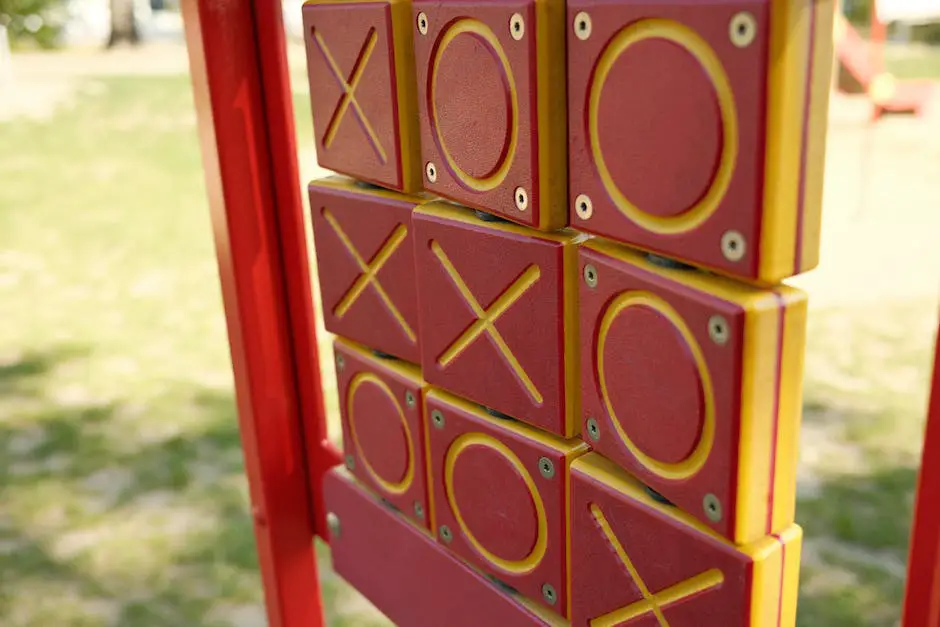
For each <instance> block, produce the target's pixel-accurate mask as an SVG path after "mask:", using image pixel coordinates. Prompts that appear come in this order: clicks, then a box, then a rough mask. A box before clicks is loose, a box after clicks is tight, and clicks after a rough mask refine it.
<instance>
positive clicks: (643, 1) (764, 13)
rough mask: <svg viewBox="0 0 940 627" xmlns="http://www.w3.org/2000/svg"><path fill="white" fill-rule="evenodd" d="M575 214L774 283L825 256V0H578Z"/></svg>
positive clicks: (573, 72) (572, 131) (572, 15)
mask: <svg viewBox="0 0 940 627" xmlns="http://www.w3.org/2000/svg"><path fill="white" fill-rule="evenodd" d="M567 6H568V112H569V118H568V124H569V145H570V149H569V150H570V153H569V154H570V161H569V171H570V175H569V178H570V183H569V199H570V201H571V209H570V212H571V225H572V226H573V227H575V228H577V229H580V230H585V231H590V232H593V233H597V234H600V235H604V236H606V237H609V238H611V239H615V240H618V241H621V242H625V243H628V244H631V245H633V246H637V247H639V248H643V249H646V250H651V251H654V252H657V253H660V254H663V255H665V256H668V257H674V258H677V259H681V260H683V261H687V262H689V263H691V264H693V265H697V266H705V267H709V268H712V269H714V270H716V271H718V272H721V273H724V274H729V275H733V276H738V277H743V278H746V279H751V280H756V281H758V282H765V283H775V282H777V281H779V280H780V279H782V278H785V277H788V276H792V275H795V274H798V273H800V272H804V271H806V270H809V269H811V268H813V267H815V266H816V265H817V263H818V255H819V229H820V208H821V204H822V172H823V165H824V153H825V129H826V123H827V111H828V103H829V87H830V86H829V80H830V76H831V71H832V20H833V6H832V0H739V1H730V2H729V1H724V0H722V1H716V0H702V1H701V2H689V1H688V0H658V1H656V2H652V1H650V0H623V1H621V2H606V1H602V0H570V1H569V2H568V5H567Z"/></svg>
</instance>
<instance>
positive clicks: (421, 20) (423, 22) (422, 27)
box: [418, 11, 428, 35]
mask: <svg viewBox="0 0 940 627" xmlns="http://www.w3.org/2000/svg"><path fill="white" fill-rule="evenodd" d="M418 32H419V33H421V34H422V35H427V34H428V15H427V13H425V12H424V11H421V13H418Z"/></svg>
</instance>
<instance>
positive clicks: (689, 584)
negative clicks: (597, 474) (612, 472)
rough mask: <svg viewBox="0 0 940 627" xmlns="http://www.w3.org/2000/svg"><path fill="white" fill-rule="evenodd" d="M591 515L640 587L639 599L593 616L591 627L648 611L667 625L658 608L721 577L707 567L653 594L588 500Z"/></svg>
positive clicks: (605, 625)
mask: <svg viewBox="0 0 940 627" xmlns="http://www.w3.org/2000/svg"><path fill="white" fill-rule="evenodd" d="M591 514H592V515H593V516H594V520H596V521H597V524H598V525H599V526H600V528H601V531H603V532H604V536H605V537H606V538H607V542H609V543H610V546H611V547H613V549H614V551H616V553H617V557H619V558H620V561H621V562H622V563H623V565H624V566H625V567H626V568H627V572H628V573H630V578H631V579H632V580H633V583H635V584H636V587H637V588H639V589H640V594H642V595H643V600H642V601H637V602H636V603H632V604H630V605H628V606H626V607H621V608H620V609H617V610H614V611H613V612H608V613H607V614H604V615H603V616H598V617H597V618H595V619H593V620H591V621H590V625H591V627H614V626H615V625H622V624H623V623H625V622H627V621H628V620H631V619H634V618H636V617H638V616H643V615H644V614H648V613H650V612H652V613H653V615H654V616H656V620H657V621H659V625H660V627H669V623H668V622H667V621H666V618H665V617H664V616H663V610H662V608H663V607H665V606H667V605H671V604H673V603H677V602H678V601H681V600H682V599H685V598H688V597H690V596H692V595H693V594H698V593H699V592H705V591H706V590H710V589H712V588H715V587H717V586H719V585H720V584H721V582H722V581H724V580H725V576H724V574H722V572H721V571H720V570H718V569H717V568H712V569H711V570H708V571H705V572H704V573H701V574H699V575H696V576H694V577H691V578H690V579H686V580H685V581H681V582H679V583H677V584H675V585H673V586H669V587H668V588H666V589H665V590H661V591H659V592H657V593H656V594H651V593H650V590H649V588H647V587H646V584H645V583H644V582H643V578H642V577H640V573H639V572H638V571H637V569H636V566H634V565H633V562H632V561H631V560H630V557H629V556H628V555H627V552H626V551H625V550H624V548H623V545H622V544H620V540H618V539H617V536H615V535H614V532H613V530H612V529H611V528H610V523H609V522H607V517H606V516H604V512H602V511H601V508H600V507H598V506H597V505H595V504H594V503H591Z"/></svg>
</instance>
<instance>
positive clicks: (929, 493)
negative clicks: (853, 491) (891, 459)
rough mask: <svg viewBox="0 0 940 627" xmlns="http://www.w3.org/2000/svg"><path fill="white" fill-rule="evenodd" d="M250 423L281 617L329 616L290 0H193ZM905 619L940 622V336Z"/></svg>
mask: <svg viewBox="0 0 940 627" xmlns="http://www.w3.org/2000/svg"><path fill="white" fill-rule="evenodd" d="M182 9H183V17H184V24H185V30H186V41H187V47H188V50H189V58H190V70H191V72H192V80H193V91H194V94H195V104H196V110H197V116H198V122H199V136H200V142H201V146H202V153H203V166H204V168H205V175H206V186H207V189H208V192H209V200H210V208H211V213H212V226H213V232H214V237H215V246H216V254H217V257H218V263H219V275H220V280H221V284H222V295H223V301H224V305H225V316H226V321H227V326H228V335H229V343H230V346H231V356H232V365H233V370H234V375H235V391H236V399H237V403H238V415H239V424H240V429H241V436H242V445H243V448H244V455H245V466H246V472H247V475H248V482H249V487H250V494H251V502H252V505H253V507H252V514H253V518H254V525H255V536H256V540H257V545H258V556H259V562H260V568H261V575H262V580H263V583H264V589H265V597H266V604H267V613H268V622H269V624H270V625H271V627H320V626H322V625H325V622H324V619H323V607H322V600H321V597H320V586H319V580H318V578H317V565H316V559H315V555H314V552H313V539H314V536H320V537H321V538H324V539H327V538H328V533H327V526H326V514H325V509H324V505H323V493H322V486H323V477H324V474H325V473H326V471H327V470H328V469H329V468H331V467H333V466H334V465H337V464H339V463H340V460H341V454H340V452H339V451H338V450H336V448H334V447H333V446H332V445H331V444H330V443H329V441H328V440H327V434H326V416H325V413H324V406H323V396H322V389H321V384H320V370H319V357H318V354H317V334H316V325H315V318H314V310H313V294H312V290H311V282H310V273H309V264H308V257H307V249H306V238H305V226H304V219H303V204H302V200H301V185H300V184H299V182H300V177H299V171H298V166H297V146H296V142H295V130H294V123H293V106H292V101H291V90H290V82H289V75H288V66H287V58H286V41H285V34H284V25H283V16H282V14H281V2H280V1H278V0H183V2H182ZM937 350H938V352H937V356H936V362H935V366H934V374H933V392H932V400H931V404H930V410H929V418H928V425H927V432H926V440H925V444H924V464H923V467H922V468H921V473H920V480H919V485H918V503H917V510H916V515H915V523H914V535H913V539H912V542H911V559H910V565H909V568H910V570H909V581H908V586H907V594H906V600H905V610H904V619H903V625H904V627H940V454H937V453H935V451H940V338H938V343H937Z"/></svg>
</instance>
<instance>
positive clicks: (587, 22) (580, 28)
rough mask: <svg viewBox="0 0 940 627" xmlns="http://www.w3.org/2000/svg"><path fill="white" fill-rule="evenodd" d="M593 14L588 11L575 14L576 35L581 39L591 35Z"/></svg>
mask: <svg viewBox="0 0 940 627" xmlns="http://www.w3.org/2000/svg"><path fill="white" fill-rule="evenodd" d="M591 26H592V24H591V16H590V15H589V14H588V12H587V11H580V12H579V13H578V14H577V15H575V16H574V36H575V37H577V38H578V39H580V40H581V41H584V40H586V39H587V38H588V37H590V36H591Z"/></svg>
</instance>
